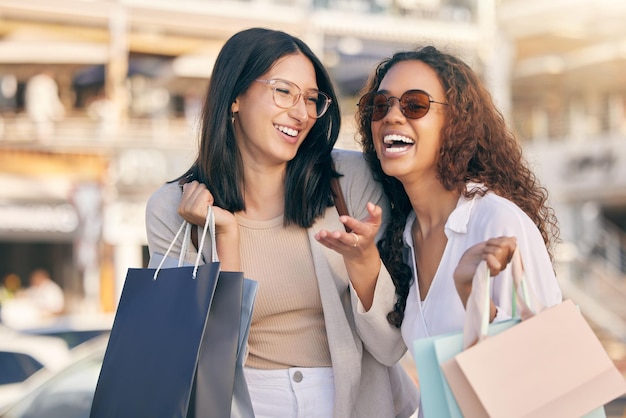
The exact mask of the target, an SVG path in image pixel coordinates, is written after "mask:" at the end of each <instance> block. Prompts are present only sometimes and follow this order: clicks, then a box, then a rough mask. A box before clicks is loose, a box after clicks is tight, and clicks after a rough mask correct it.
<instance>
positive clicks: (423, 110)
mask: <svg viewBox="0 0 626 418" xmlns="http://www.w3.org/2000/svg"><path fill="white" fill-rule="evenodd" d="M392 99H398V98H397V97H395V96H392V97H387V96H385V95H384V94H382V93H367V94H366V95H364V96H363V97H361V99H360V100H359V110H360V111H361V112H365V113H369V114H371V118H372V121H374V122H375V121H378V120H381V119H382V118H384V117H385V115H386V114H387V112H389V109H390V108H391V103H390V102H391V100H392ZM398 100H399V105H400V111H401V112H402V114H403V115H404V116H405V117H407V118H409V119H419V118H422V117H424V116H425V115H426V114H427V113H428V111H429V110H430V103H431V99H430V96H429V95H428V93H426V92H424V91H422V90H409V91H406V92H404V94H402V96H401V97H400V98H399V99H398Z"/></svg>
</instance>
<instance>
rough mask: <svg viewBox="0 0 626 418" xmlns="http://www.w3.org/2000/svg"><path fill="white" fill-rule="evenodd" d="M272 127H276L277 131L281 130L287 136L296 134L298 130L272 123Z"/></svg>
mask: <svg viewBox="0 0 626 418" xmlns="http://www.w3.org/2000/svg"><path fill="white" fill-rule="evenodd" d="M274 127H275V128H276V129H278V130H279V131H281V132H282V133H284V134H287V135H289V136H296V135H298V131H296V130H295V129H291V128H288V127H286V126H279V125H274Z"/></svg>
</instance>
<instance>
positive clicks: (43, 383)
mask: <svg viewBox="0 0 626 418" xmlns="http://www.w3.org/2000/svg"><path fill="white" fill-rule="evenodd" d="M107 341H108V334H105V335H102V336H99V337H95V338H93V339H90V340H89V341H87V342H85V343H83V344H80V345H79V346H77V347H76V348H74V349H72V350H71V352H70V354H71V362H70V364H69V365H67V366H66V367H65V368H63V369H61V370H57V371H51V370H47V369H42V370H40V371H39V372H37V373H35V374H34V375H33V376H31V377H30V378H29V379H28V380H26V381H25V382H24V394H23V396H22V397H21V398H20V399H18V400H16V401H14V402H13V403H12V404H10V405H9V406H8V407H5V408H4V409H1V408H0V417H1V418H41V417H46V418H88V417H89V412H90V409H91V403H92V401H93V396H94V393H95V390H96V384H97V383H98V376H99V375H100V369H101V367H102V360H103V359H104V353H105V351H106V345H107Z"/></svg>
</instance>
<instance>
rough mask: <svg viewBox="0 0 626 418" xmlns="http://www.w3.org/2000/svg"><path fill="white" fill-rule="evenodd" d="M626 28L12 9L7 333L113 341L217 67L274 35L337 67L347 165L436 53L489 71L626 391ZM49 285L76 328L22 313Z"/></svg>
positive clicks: (464, 2) (497, 16)
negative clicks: (124, 296) (390, 75)
mask: <svg viewBox="0 0 626 418" xmlns="http://www.w3.org/2000/svg"><path fill="white" fill-rule="evenodd" d="M624 22H626V2H624V1H623V0H550V1H546V0H239V1H238V0H177V1H171V0H0V280H2V282H0V320H1V321H2V322H3V323H4V325H6V326H8V327H10V328H14V329H26V328H35V327H45V326H46V325H47V324H49V323H51V322H52V321H54V320H55V318H59V317H76V316H83V317H92V316H95V317H103V318H105V319H104V322H105V323H107V321H109V322H108V323H109V324H110V321H111V318H112V315H113V314H114V312H115V309H116V306H117V301H118V299H119V295H120V293H121V289H122V286H123V282H124V279H125V276H126V271H127V269H128V268H129V267H145V266H146V265H147V261H148V252H147V244H146V234H145V224H144V209H145V203H146V200H147V198H148V196H149V195H150V194H151V193H152V192H153V191H154V190H156V189H157V188H158V187H159V186H160V185H161V184H162V183H163V182H165V181H167V180H171V179H174V178H176V177H177V176H179V175H180V174H182V173H183V171H184V170H185V169H186V168H187V167H188V166H189V165H190V164H191V162H192V159H193V157H194V155H195V151H196V146H197V127H198V117H199V110H200V107H201V103H202V100H203V95H204V91H205V88H206V85H207V81H208V78H209V76H210V73H211V70H212V66H213V62H214V60H215V58H216V56H217V53H218V52H219V50H220V48H221V46H222V45H223V43H224V42H225V41H226V39H228V38H229V37H230V36H231V35H233V34H234V33H235V32H237V31H239V30H241V29H244V28H248V27H252V26H263V27H269V28H274V29H281V30H284V31H286V32H289V33H292V34H294V35H297V36H299V37H301V38H302V39H304V40H305V41H306V42H307V43H308V44H309V45H310V46H311V47H312V48H313V50H314V51H315V52H316V53H317V54H318V56H320V57H321V58H322V61H323V63H324V64H325V65H326V67H327V68H328V69H329V71H330V74H331V76H332V78H333V80H334V83H335V86H336V88H337V90H338V93H339V96H340V103H339V104H340V107H341V110H342V114H343V126H342V131H341V138H340V141H339V143H338V145H337V146H338V147H341V148H351V149H358V145H357V143H356V142H355V140H354V138H355V129H354V113H355V110H356V101H357V99H358V97H359V90H360V88H361V86H362V85H363V84H364V83H365V81H366V79H367V77H368V74H369V72H370V71H371V70H372V69H373V68H374V65H375V64H376V63H377V62H378V61H379V60H380V59H382V58H384V57H387V56H390V55H391V54H392V53H393V52H395V51H396V50H399V49H406V48H412V47H415V46H420V45H425V44H434V45H436V46H438V47H439V48H442V49H445V50H448V51H451V52H453V53H455V54H459V55H460V56H462V57H463V58H464V59H465V60H466V61H467V62H468V63H470V64H471V66H472V67H473V68H474V69H475V70H477V72H479V73H480V74H481V76H482V77H483V79H484V81H485V82H486V84H487V86H488V87H489V89H490V91H491V93H492V95H493V97H494V98H495V101H496V103H497V104H498V106H499V107H500V109H501V111H502V113H503V114H504V115H505V118H506V120H507V121H508V123H509V126H510V129H512V130H513V131H514V132H515V133H516V135H517V136H518V138H519V140H520V142H521V143H522V145H523V148H524V152H525V153H526V156H527V158H528V159H529V161H530V162H531V165H532V167H533V169H534V170H535V172H536V173H537V174H538V176H539V179H540V181H541V182H542V183H543V185H544V186H546V187H547V189H548V191H549V193H550V204H551V205H552V206H553V207H554V208H555V209H556V212H557V216H558V218H559V221H560V228H561V237H562V240H563V242H562V243H561V244H560V246H559V247H558V253H557V260H556V266H555V267H556V269H557V273H558V278H559V281H560V284H561V287H562V289H563V292H564V295H565V297H566V298H571V299H573V300H574V301H575V302H576V303H577V304H578V305H579V306H580V309H581V311H582V313H583V314H584V315H585V317H586V318H587V320H588V322H589V323H590V324H591V325H592V327H593V328H594V330H595V331H596V333H597V335H598V336H599V338H600V339H601V341H602V343H603V344H604V346H605V348H606V350H607V352H608V353H609V355H610V356H611V358H612V359H613V360H614V361H615V363H616V364H617V365H618V367H619V368H620V370H622V371H623V373H624V374H625V375H626V238H625V237H626V235H625V230H626V25H625V24H624ZM39 270H43V271H45V272H47V274H48V276H49V279H51V281H52V284H50V287H52V286H54V284H56V285H58V288H60V290H61V297H60V298H59V297H57V299H56V302H55V303H57V305H54V306H57V307H58V301H59V299H60V300H61V302H60V303H61V308H59V309H52V308H50V309H48V308H45V309H44V308H43V307H42V306H41V305H37V304H36V303H33V302H32V301H30V302H29V301H28V300H26V298H22V297H18V296H19V295H21V294H23V293H22V291H23V290H24V289H26V288H28V287H29V286H30V284H31V283H30V282H31V280H30V278H31V276H32V273H33V272H35V271H39ZM46 309H48V310H46ZM109 326H110V325H109ZM0 338H2V336H1V335H0ZM616 405H617V404H616ZM607 412H608V410H607ZM611 413H612V414H613V415H612V416H623V414H624V404H620V405H619V406H616V407H614V409H612V412H611Z"/></svg>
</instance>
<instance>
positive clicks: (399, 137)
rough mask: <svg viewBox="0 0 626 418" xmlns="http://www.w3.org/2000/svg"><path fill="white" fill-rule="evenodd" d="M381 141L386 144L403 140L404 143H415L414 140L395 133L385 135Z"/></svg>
mask: <svg viewBox="0 0 626 418" xmlns="http://www.w3.org/2000/svg"><path fill="white" fill-rule="evenodd" d="M383 142H384V143H385V144H387V145H393V144H394V143H396V142H403V143H405V144H414V143H415V141H413V140H412V139H411V138H409V137H406V136H402V135H396V134H392V135H386V136H385V137H384V138H383Z"/></svg>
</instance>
